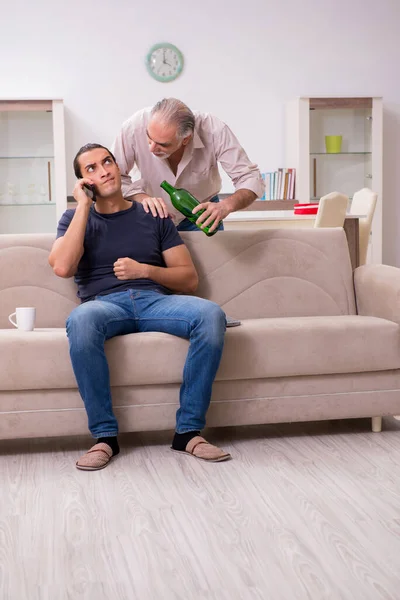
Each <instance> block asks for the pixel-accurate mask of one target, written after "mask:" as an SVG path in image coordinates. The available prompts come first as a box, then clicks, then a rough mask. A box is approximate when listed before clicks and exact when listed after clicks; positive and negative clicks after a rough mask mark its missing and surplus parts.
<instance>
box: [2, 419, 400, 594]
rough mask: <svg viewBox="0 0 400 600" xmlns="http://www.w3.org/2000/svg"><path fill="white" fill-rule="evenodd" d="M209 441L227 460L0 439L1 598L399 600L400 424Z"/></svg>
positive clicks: (363, 423) (223, 432) (219, 435)
mask: <svg viewBox="0 0 400 600" xmlns="http://www.w3.org/2000/svg"><path fill="white" fill-rule="evenodd" d="M383 426H384V430H383V431H382V433H378V434H377V433H375V434H374V433H371V432H370V421H369V420H364V419H363V420H356V421H333V422H325V423H312V424H310V423H306V424H292V425H279V426H263V427H251V428H234V429H232V428H230V429H220V430H218V431H216V430H214V431H210V432H208V433H209V435H208V437H209V438H210V439H212V440H215V441H217V442H219V443H221V444H223V446H224V448H226V449H228V450H230V451H231V452H232V455H233V457H234V460H232V461H230V462H228V463H220V464H205V463H202V462H200V461H198V460H195V459H193V458H191V457H187V456H183V455H182V456H181V455H178V454H176V453H174V452H171V451H170V450H169V443H170V434H166V433H161V434H140V435H137V434H136V435H129V436H121V442H122V444H123V450H122V452H121V454H120V456H119V457H118V458H116V459H115V461H114V462H113V463H111V465H110V466H109V467H108V468H107V469H105V470H103V471H98V472H96V473H86V472H83V471H78V470H76V469H75V467H74V463H75V460H76V459H77V458H78V457H79V456H80V454H81V453H82V452H83V451H84V450H86V449H87V447H88V442H89V438H84V439H83V438H68V439H65V438H64V439H62V438H60V439H51V440H35V441H24V442H21V441H11V442H4V441H2V442H0V599H1V600H64V599H65V600H67V599H68V600H81V599H84V600H135V599H138V600H153V599H154V600H175V599H176V600H197V599H199V600H200V599H206V600H241V599H243V600H253V599H260V600H261V599H262V600H280V599H282V600H303V599H311V600H324V599H328V598H329V599H334V600H378V599H381V598H382V599H385V600H398V599H400V422H399V421H395V420H394V419H391V418H390V419H384V424H383Z"/></svg>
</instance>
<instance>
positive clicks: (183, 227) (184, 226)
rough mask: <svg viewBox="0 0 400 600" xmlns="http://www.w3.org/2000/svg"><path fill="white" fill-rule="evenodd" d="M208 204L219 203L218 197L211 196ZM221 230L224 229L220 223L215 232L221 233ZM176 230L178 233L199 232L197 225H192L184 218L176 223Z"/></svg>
mask: <svg viewBox="0 0 400 600" xmlns="http://www.w3.org/2000/svg"><path fill="white" fill-rule="evenodd" d="M210 202H219V197H218V196H213V197H212V198H211V199H210ZM223 229H224V224H223V222H222V221H221V222H220V224H219V225H218V227H217V231H223ZM177 230H178V231H200V229H199V228H198V227H197V225H195V224H194V223H192V222H191V221H189V219H187V218H186V217H185V218H184V219H183V220H182V221H181V222H180V223H178V225H177Z"/></svg>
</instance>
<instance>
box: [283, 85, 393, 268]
mask: <svg viewBox="0 0 400 600" xmlns="http://www.w3.org/2000/svg"><path fill="white" fill-rule="evenodd" d="M382 121H383V116H382V98H378V97H375V98H343V97H340V98H338V97H336V98H333V97H323V98H322V97H319V98H311V97H303V98H297V99H295V100H293V101H291V102H289V103H288V106H287V112H286V160H285V163H286V164H288V165H290V166H293V167H295V168H296V198H297V199H298V200H299V202H312V201H318V200H319V198H321V196H324V195H326V194H328V193H330V192H334V191H337V192H342V193H343V194H346V195H347V196H349V198H350V199H351V198H352V196H353V194H354V193H355V192H356V191H357V190H360V189H361V188H364V187H368V188H370V189H372V190H373V191H374V192H376V193H377V194H378V202H377V206H376V210H375V215H374V218H373V221H372V236H371V239H372V240H373V244H371V246H370V249H369V260H370V261H371V262H374V263H380V262H382V139H383V126H382ZM326 136H340V137H341V140H336V141H337V147H336V148H329V147H327V145H326V144H327V141H326ZM328 144H329V140H328ZM332 150H333V151H332Z"/></svg>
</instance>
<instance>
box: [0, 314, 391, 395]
mask: <svg viewBox="0 0 400 600" xmlns="http://www.w3.org/2000/svg"><path fill="white" fill-rule="evenodd" d="M187 349H188V342H187V341H186V340H184V339H181V338H178V337H174V336H171V335H168V334H164V333H135V334H130V335H124V336H118V337H115V338H113V339H111V340H109V341H108V342H106V353H107V357H108V360H109V365H110V373H111V383H112V385H114V386H122V385H148V384H168V383H179V382H180V381H181V380H182V370H183V364H184V361H185V357H186V354H187ZM0 352H1V356H2V360H1V363H0V390H18V389H20V390H24V389H25V390H26V389H57V388H59V389H60V388H75V387H76V383H75V378H74V375H73V371H72V368H71V364H70V359H69V349H68V340H67V337H66V333H65V329H42V330H35V331H33V332H23V331H18V330H3V331H0ZM398 368H400V326H399V325H398V324H397V323H394V322H392V321H386V320H384V319H379V318H375V317H359V316H351V315H347V316H338V317H288V318H273V319H249V320H247V321H243V324H242V325H241V326H240V327H235V328H232V329H228V331H227V333H226V342H225V348H224V353H223V357H222V361H221V366H220V369H219V371H218V374H217V380H230V379H233V380H239V379H255V378H265V377H280V376H294V375H321V374H332V373H361V372H368V371H384V370H389V369H398Z"/></svg>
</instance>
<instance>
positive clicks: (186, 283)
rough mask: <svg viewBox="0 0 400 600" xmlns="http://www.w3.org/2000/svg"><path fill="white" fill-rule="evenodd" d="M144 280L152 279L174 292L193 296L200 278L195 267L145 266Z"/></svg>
mask: <svg viewBox="0 0 400 600" xmlns="http://www.w3.org/2000/svg"><path fill="white" fill-rule="evenodd" d="M143 269H144V275H143V276H144V278H145V279H151V280H152V281H155V282H156V283H159V284H160V285H163V286H165V287H166V288H168V289H169V290H172V291H173V292H180V293H183V294H192V293H193V292H195V291H196V289H197V285H198V282H199V280H198V277H197V273H196V271H195V270H194V269H193V267H190V266H188V267H186V266H182V267H153V266H152V265H143Z"/></svg>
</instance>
